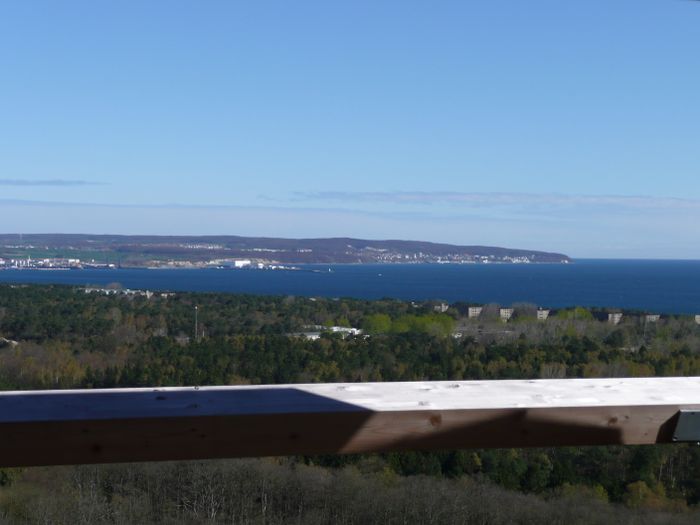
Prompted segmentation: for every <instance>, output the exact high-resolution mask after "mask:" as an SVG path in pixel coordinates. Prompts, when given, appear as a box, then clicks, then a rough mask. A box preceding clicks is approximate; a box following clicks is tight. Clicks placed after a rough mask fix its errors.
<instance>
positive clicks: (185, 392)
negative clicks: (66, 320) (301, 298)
mask: <svg viewBox="0 0 700 525" xmlns="http://www.w3.org/2000/svg"><path fill="white" fill-rule="evenodd" d="M680 409H700V378H696V377H693V378H634V379H559V380H536V381H445V382H415V383H342V384H312V385H272V386H243V387H202V388H196V387H194V388H151V389H114V390H85V391H77V390H68V391H37V392H3V393H0V465H1V466H8V467H9V466H30V465H56V464H77V463H109V462H126V461H158V460H175V459H201V458H219V457H243V456H268V455H287V454H334V453H339V454H343V453H356V452H377V451H390V450H428V449H454V448H471V447H479V448H482V447H483V448H488V447H531V446H563V445H608V444H631V445H636V444H654V443H669V442H671V441H672V435H673V429H674V428H675V422H676V419H677V417H678V416H677V415H678V412H679V410H680Z"/></svg>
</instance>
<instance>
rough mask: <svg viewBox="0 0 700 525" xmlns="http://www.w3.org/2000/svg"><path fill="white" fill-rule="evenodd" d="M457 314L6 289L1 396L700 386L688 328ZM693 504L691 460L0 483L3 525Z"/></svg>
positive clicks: (491, 517)
mask: <svg viewBox="0 0 700 525" xmlns="http://www.w3.org/2000/svg"><path fill="white" fill-rule="evenodd" d="M469 306H472V305H470V304H468V303H456V304H451V305H449V308H448V309H447V310H446V311H442V310H444V308H442V307H441V306H440V305H439V303H433V302H423V303H412V302H406V301H398V300H390V299H385V300H377V301H363V300H354V299H324V298H303V297H291V296H287V297H268V296H249V295H232V294H213V293H212V294H209V293H207V294H204V293H202V294H197V293H179V294H158V293H156V294H154V295H152V296H149V297H146V296H145V295H138V294H134V295H128V294H125V293H118V291H115V293H113V294H109V295H108V294H105V293H102V292H99V291H97V292H94V293H86V291H85V290H84V289H80V288H73V287H64V286H29V285H27V286H25V285H2V286H0V389H2V390H27V389H49V388H111V387H140V386H164V385H167V386H174V385H236V384H271V383H308V382H335V381H419V380H462V379H465V380H468V379H516V378H564V377H632V376H691V375H700V326H698V324H697V323H696V322H695V320H694V319H693V318H692V317H688V316H662V318H661V319H659V320H658V321H653V322H651V321H649V320H648V319H647V318H646V317H645V316H644V315H643V312H622V313H623V317H622V321H621V322H620V323H619V324H617V325H615V324H612V323H608V322H607V311H606V310H605V309H603V308H600V309H584V308H571V309H564V310H560V311H556V312H554V311H553V312H552V313H551V315H550V317H549V319H547V320H546V321H538V320H537V319H536V309H535V308H534V307H533V306H532V305H528V304H518V305H513V307H514V310H515V314H514V316H513V318H512V319H511V320H510V321H509V322H507V323H504V322H502V321H501V320H500V319H499V317H498V306H497V305H484V310H483V313H482V315H481V316H480V317H479V318H478V319H468V318H467V311H468V308H469ZM333 326H336V327H355V328H360V329H362V330H363V333H362V334H360V335H347V334H344V333H342V332H334V331H332V330H331V329H330V327H333ZM309 331H315V332H320V334H321V335H320V337H318V338H317V339H310V338H308V337H306V336H305V335H304V334H305V333H306V332H309ZM699 504H700V447H697V446H690V445H669V446H654V447H619V446H618V447H590V448H580V447H577V448H547V449H508V450H499V449H489V450H452V451H450V450H445V451H435V452H406V453H387V454H374V455H353V456H323V457H287V458H263V459H247V460H221V461H202V462H179V463H154V464H140V465H137V464H134V465H104V466H90V467H86V466H76V467H51V468H49V467H46V468H27V469H5V470H0V522H2V521H3V520H4V521H6V522H8V523H144V522H158V521H159V522H162V523H200V522H203V521H208V522H214V523H219V522H221V523H289V522H294V523H380V522H381V523H408V522H420V523H423V522H425V523H460V522H461V523H564V522H566V523H611V522H614V523H668V522H673V523H697V522H698V521H700V509H699V508H698V505H699Z"/></svg>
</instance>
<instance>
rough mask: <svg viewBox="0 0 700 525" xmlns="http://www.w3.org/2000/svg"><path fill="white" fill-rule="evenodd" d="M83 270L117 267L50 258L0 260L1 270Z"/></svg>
mask: <svg viewBox="0 0 700 525" xmlns="http://www.w3.org/2000/svg"><path fill="white" fill-rule="evenodd" d="M83 268H105V269H113V268H116V265H114V264H110V263H96V262H95V261H90V262H86V261H81V260H80V259H73V258H64V257H48V258H43V259H32V258H31V257H27V258H26V259H3V258H0V269H5V270H82V269H83Z"/></svg>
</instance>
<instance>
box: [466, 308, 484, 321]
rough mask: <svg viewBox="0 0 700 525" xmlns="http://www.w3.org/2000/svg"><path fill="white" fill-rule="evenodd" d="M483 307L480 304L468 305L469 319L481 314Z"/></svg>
mask: <svg viewBox="0 0 700 525" xmlns="http://www.w3.org/2000/svg"><path fill="white" fill-rule="evenodd" d="M483 309H484V308H483V307H482V306H470V307H469V319H476V318H477V317H479V316H480V315H481V311H482V310H483Z"/></svg>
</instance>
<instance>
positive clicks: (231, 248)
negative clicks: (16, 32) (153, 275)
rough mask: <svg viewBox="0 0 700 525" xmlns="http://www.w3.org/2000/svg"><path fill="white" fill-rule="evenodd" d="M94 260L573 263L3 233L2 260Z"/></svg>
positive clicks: (361, 244)
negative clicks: (238, 259)
mask: <svg viewBox="0 0 700 525" xmlns="http://www.w3.org/2000/svg"><path fill="white" fill-rule="evenodd" d="M42 253H44V254H45V256H47V257H80V258H83V259H84V258H86V257H90V256H91V257H92V258H94V259H96V260H106V259H109V260H111V261H115V259H118V260H119V261H120V262H122V263H128V264H134V265H141V264H148V263H150V262H152V261H163V260H178V261H192V262H198V263H201V262H206V261H210V260H216V259H235V258H247V259H255V260H264V261H268V262H280V263H380V262H387V263H430V262H432V263H435V262H443V263H445V262H450V263H466V262H498V263H567V262H570V261H571V260H570V258H569V257H568V256H566V255H564V254H561V253H551V252H543V251H537V250H526V249H513V248H502V247H495V246H458V245H452V244H442V243H433V242H426V241H402V240H379V241H378V240H365V239H353V238H346V237H337V238H335V237H334V238H327V239H280V238H272V237H241V236H235V235H206V236H152V235H147V236H146V235H85V234H30V235H22V236H21V237H20V235H18V234H0V257H6V258H7V257H12V256H16V257H20V256H27V255H30V256H32V257H38V256H41V254H42Z"/></svg>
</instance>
